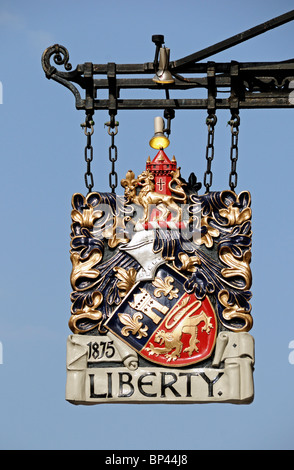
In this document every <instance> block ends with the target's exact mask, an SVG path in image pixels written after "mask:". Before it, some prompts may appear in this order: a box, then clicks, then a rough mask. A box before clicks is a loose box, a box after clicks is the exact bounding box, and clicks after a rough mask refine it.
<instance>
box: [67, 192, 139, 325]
mask: <svg viewBox="0 0 294 470" xmlns="http://www.w3.org/2000/svg"><path fill="white" fill-rule="evenodd" d="M122 202H123V201H121V200H120V199H119V198H118V197H115V196H114V195H112V194H108V193H105V194H104V193H90V194H88V195H87V196H86V197H84V196H82V195H81V194H74V196H73V198H72V208H73V209H72V213H71V218H72V225H71V250H70V257H71V262H72V271H71V276H70V281H71V286H72V288H73V292H72V293H71V300H72V306H71V317H70V320H69V327H70V329H71V330H72V331H73V332H74V333H86V332H87V331H90V330H91V331H92V330H93V329H94V328H98V330H99V332H100V333H103V332H104V328H103V324H104V322H105V320H106V319H107V318H108V316H109V315H110V314H111V313H112V311H113V309H114V308H115V307H116V306H117V305H118V304H119V303H120V301H121V298H122V297H123V296H124V295H126V293H127V292H128V290H129V289H130V288H131V287H132V286H133V283H134V280H135V277H136V272H137V268H138V264H137V262H136V261H135V260H133V259H132V258H131V257H130V256H129V255H128V254H127V253H121V252H119V251H118V250H117V247H118V246H119V244H120V243H126V241H128V239H127V238H126V229H125V227H124V218H125V217H128V214H127V213H126V215H125V213H123V212H122V209H123V205H122Z"/></svg>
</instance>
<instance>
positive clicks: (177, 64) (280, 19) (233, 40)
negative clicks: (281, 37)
mask: <svg viewBox="0 0 294 470" xmlns="http://www.w3.org/2000/svg"><path fill="white" fill-rule="evenodd" d="M293 19H294V10H291V11H289V12H288V13H284V14H283V15H280V16H277V17H276V18H273V19H271V20H269V21H266V22H265V23H261V24H259V25H258V26H255V27H254V28H250V29H247V30H246V31H243V33H239V34H236V35H235V36H232V37H230V38H228V39H225V40H224V41H221V42H218V43H216V44H214V45H213V46H209V47H206V48H205V49H202V50H201V51H198V52H196V53H194V54H191V55H188V56H186V57H183V58H182V59H179V60H176V61H174V62H173V63H171V67H172V68H171V71H172V72H173V71H174V72H175V71H177V70H178V69H179V68H181V67H182V66H184V65H187V64H189V63H191V62H198V61H200V60H203V59H206V58H207V57H210V56H212V55H214V54H217V53H218V52H222V51H224V50H226V49H228V48H230V47H233V46H236V45H237V44H240V43H242V42H244V41H247V40H248V39H251V38H254V37H256V36H258V35H259V34H263V33H265V32H266V31H269V30H271V29H274V28H276V27H278V26H281V25H283V24H285V23H288V22H289V21H292V20H293Z"/></svg>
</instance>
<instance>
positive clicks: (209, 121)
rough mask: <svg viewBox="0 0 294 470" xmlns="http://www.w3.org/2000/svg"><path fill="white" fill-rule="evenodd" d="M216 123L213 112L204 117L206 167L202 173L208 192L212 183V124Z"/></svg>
mask: <svg viewBox="0 0 294 470" xmlns="http://www.w3.org/2000/svg"><path fill="white" fill-rule="evenodd" d="M216 123H217V117H216V115H215V114H209V115H208V116H207V118H206V124H207V128H208V136H207V145H206V161H207V168H206V172H205V173H204V186H205V187H206V192H207V193H208V192H209V190H210V187H211V185H212V171H211V163H212V160H213V157H214V126H215V125H216Z"/></svg>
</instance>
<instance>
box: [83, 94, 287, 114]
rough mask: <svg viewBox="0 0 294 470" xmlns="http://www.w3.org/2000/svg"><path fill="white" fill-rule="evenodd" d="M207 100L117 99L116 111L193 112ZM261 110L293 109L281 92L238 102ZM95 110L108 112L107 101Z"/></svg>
mask: <svg viewBox="0 0 294 470" xmlns="http://www.w3.org/2000/svg"><path fill="white" fill-rule="evenodd" d="M84 105H85V103H84V100H81V101H80V103H79V104H77V106H76V108H77V109H84ZM215 105H216V109H231V101H230V98H224V99H220V98H217V99H216V101H215ZM207 107H208V100H207V99H174V100H171V99H170V100H164V99H163V100H152V99H129V100H128V99H119V100H117V109H118V110H134V109H136V110H152V109H163V110H164V109H166V108H169V109H174V110H193V109H207ZM252 108H256V109H263V108H273V109H275V108H294V104H291V103H290V102H289V93H287V92H281V93H280V94H279V95H277V96H274V95H273V93H249V92H246V93H245V96H244V99H242V100H240V101H239V109H252ZM94 109H95V110H108V109H109V100H94Z"/></svg>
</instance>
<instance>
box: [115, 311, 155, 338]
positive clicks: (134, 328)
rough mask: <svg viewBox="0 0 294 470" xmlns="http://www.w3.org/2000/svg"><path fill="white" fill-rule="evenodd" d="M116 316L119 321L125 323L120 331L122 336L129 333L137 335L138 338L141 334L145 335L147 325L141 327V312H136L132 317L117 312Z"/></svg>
mask: <svg viewBox="0 0 294 470" xmlns="http://www.w3.org/2000/svg"><path fill="white" fill-rule="evenodd" d="M118 317H119V319H120V321H121V323H123V325H126V326H124V327H123V328H122V329H121V333H122V334H123V335H124V336H129V334H130V333H132V335H134V336H135V335H137V338H138V339H141V338H142V337H143V336H147V331H148V326H146V325H145V326H144V327H143V323H142V322H140V321H139V320H142V318H143V315H142V314H141V313H139V312H137V313H135V314H134V316H133V317H131V315H129V314H127V313H119V314H118ZM142 327H143V328H142Z"/></svg>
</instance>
